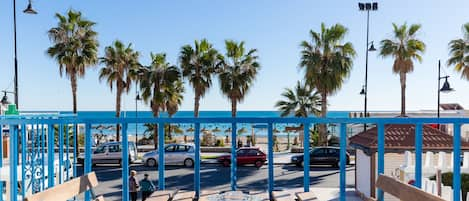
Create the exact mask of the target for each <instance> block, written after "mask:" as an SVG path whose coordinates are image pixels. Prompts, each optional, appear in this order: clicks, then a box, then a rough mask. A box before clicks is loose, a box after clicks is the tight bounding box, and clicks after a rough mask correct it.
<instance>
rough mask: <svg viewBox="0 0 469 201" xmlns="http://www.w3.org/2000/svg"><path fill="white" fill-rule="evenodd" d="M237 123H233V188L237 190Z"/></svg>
mask: <svg viewBox="0 0 469 201" xmlns="http://www.w3.org/2000/svg"><path fill="white" fill-rule="evenodd" d="M236 129H237V128H236V123H232V124H231V190H232V191H235V190H236V164H237V162H236V144H237V138H236Z"/></svg>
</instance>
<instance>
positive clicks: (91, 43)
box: [47, 10, 98, 113]
mask: <svg viewBox="0 0 469 201" xmlns="http://www.w3.org/2000/svg"><path fill="white" fill-rule="evenodd" d="M55 17H56V18H57V19H58V20H59V23H58V24H57V27H53V28H51V29H50V30H49V31H48V35H49V38H50V40H51V41H52V43H53V45H52V46H51V47H49V48H48V49H47V54H48V55H49V56H50V57H52V58H53V59H55V60H56V61H57V63H58V64H59V71H60V76H63V73H64V71H65V75H66V76H67V77H68V78H69V79H70V82H71V86H72V95H73V113H76V112H77V79H78V78H82V77H84V76H85V72H86V69H87V68H89V67H91V66H93V65H95V64H96V63H97V62H98V40H97V33H96V32H95V31H94V30H93V28H94V25H95V23H94V22H92V21H88V20H86V19H84V18H82V15H81V12H78V11H73V10H69V11H68V13H67V15H66V16H64V15H61V14H59V13H57V14H55Z"/></svg>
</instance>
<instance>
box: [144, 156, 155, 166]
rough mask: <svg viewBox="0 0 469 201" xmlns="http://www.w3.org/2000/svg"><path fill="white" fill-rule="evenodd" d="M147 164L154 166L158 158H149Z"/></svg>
mask: <svg viewBox="0 0 469 201" xmlns="http://www.w3.org/2000/svg"><path fill="white" fill-rule="evenodd" d="M145 165H146V166H149V167H154V166H156V160H155V159H152V158H150V159H148V160H147V162H146V163H145Z"/></svg>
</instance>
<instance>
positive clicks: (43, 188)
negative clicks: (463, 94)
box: [40, 124, 46, 191]
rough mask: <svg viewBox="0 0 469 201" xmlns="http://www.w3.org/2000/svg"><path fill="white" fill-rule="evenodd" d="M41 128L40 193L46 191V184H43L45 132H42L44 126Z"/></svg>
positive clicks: (44, 180)
mask: <svg viewBox="0 0 469 201" xmlns="http://www.w3.org/2000/svg"><path fill="white" fill-rule="evenodd" d="M41 126H42V127H41V145H40V146H41V163H42V164H41V167H42V169H41V177H42V178H41V191H43V190H45V189H46V184H45V182H46V179H45V178H46V177H45V176H46V174H45V172H46V170H45V163H46V162H45V160H46V159H45V158H46V157H45V150H46V140H45V139H46V134H45V131H44V130H45V124H41Z"/></svg>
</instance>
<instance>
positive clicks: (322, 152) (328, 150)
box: [291, 147, 350, 167]
mask: <svg viewBox="0 0 469 201" xmlns="http://www.w3.org/2000/svg"><path fill="white" fill-rule="evenodd" d="M309 153H310V155H309V157H310V159H309V164H310V165H332V166H333V167H339V165H340V148H338V147H316V148H314V149H313V150H311V151H310V152H309ZM303 157H304V156H303V155H295V156H292V157H291V163H293V164H296V165H297V166H298V167H303V166H304V161H303ZM346 158H347V161H346V164H347V165H349V164H350V155H349V153H346Z"/></svg>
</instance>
